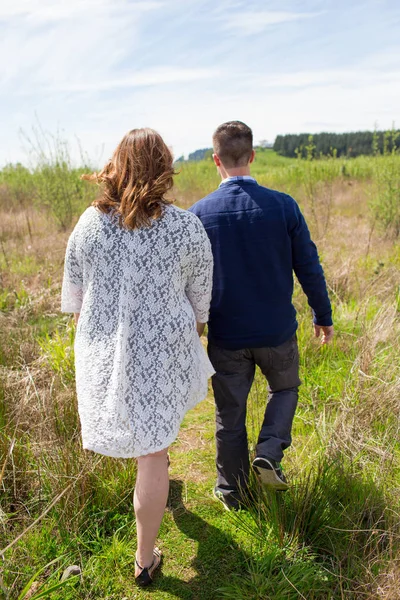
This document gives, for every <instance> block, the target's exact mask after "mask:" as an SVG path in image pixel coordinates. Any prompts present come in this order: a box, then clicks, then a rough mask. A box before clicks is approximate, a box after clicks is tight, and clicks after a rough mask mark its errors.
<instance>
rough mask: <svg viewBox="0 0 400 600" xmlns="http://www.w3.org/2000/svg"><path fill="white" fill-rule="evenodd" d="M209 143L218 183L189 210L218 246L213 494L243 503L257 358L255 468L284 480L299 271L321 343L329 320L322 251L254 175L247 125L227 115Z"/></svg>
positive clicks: (293, 397)
mask: <svg viewBox="0 0 400 600" xmlns="http://www.w3.org/2000/svg"><path fill="white" fill-rule="evenodd" d="M213 147H214V154H213V159H214V163H215V165H216V167H217V170H218V173H219V175H220V176H221V179H222V182H221V184H220V186H219V188H218V189H217V190H216V191H214V192H212V193H211V194H209V195H208V196H206V197H205V198H203V199H202V200H200V201H199V202H197V203H196V204H195V205H194V206H192V208H191V209H190V210H191V211H192V212H193V213H194V214H196V215H197V216H198V217H199V218H200V220H201V221H202V223H203V225H204V227H205V229H206V231H207V234H208V236H209V238H210V241H211V245H212V249H213V254H214V287H213V296H212V301H211V310H210V318H209V323H208V332H209V333H208V335H209V344H208V351H209V356H210V360H211V362H212V364H213V366H214V369H215V371H216V374H215V375H214V377H213V379H212V384H213V389H214V395H215V402H216V441H217V461H216V463H217V472H218V478H217V484H216V488H215V495H216V497H217V498H218V499H220V500H221V501H222V502H223V503H224V505H225V507H226V508H228V509H229V508H233V509H237V508H239V507H240V506H241V497H242V496H241V494H243V493H244V492H246V487H247V482H248V476H249V466H250V465H249V455H248V446H247V432H246V404H247V397H248V394H249V392H250V388H251V385H252V383H253V379H254V374H255V367H256V365H258V366H259V367H260V369H261V371H262V372H263V374H264V375H265V377H266V379H267V381H268V384H269V391H270V397H269V402H268V404H267V407H266V411H265V416H264V422H263V425H262V428H261V431H260V434H259V438H258V443H257V450H256V458H255V459H254V461H253V468H254V469H255V471H256V473H258V475H259V476H260V478H261V481H262V482H263V483H265V484H267V485H270V486H273V487H274V488H275V489H277V490H285V489H287V487H288V484H287V481H286V478H285V476H284V474H283V473H282V470H281V468H280V461H281V459H282V458H283V451H284V450H285V449H286V448H288V447H289V445H290V444H291V428H292V422H293V418H294V414H295V411H296V406H297V398H298V387H299V385H300V379H299V355H298V348H297V339H296V329H297V321H296V311H295V309H294V307H293V304H292V294H293V271H294V273H295V274H296V276H297V278H298V280H299V282H300V284H301V286H302V288H303V291H304V292H305V294H306V295H307V298H308V303H309V305H310V306H311V308H312V310H313V314H314V330H315V335H316V336H317V337H318V336H321V341H322V343H323V344H326V343H328V342H329V341H330V340H331V339H332V337H333V326H332V311H331V305H330V302H329V298H328V293H327V289H326V283H325V278H324V274H323V270H322V267H321V265H320V262H319V258H318V254H317V249H316V247H315V245H314V243H313V242H312V241H311V238H310V234H309V231H308V228H307V225H306V222H305V220H304V217H303V215H302V213H301V212H300V209H299V207H298V205H297V204H296V202H295V201H294V200H293V198H291V197H290V196H288V195H286V194H283V193H281V192H277V191H274V190H270V189H267V188H265V187H262V186H260V185H258V183H257V181H256V180H255V179H253V178H252V177H251V176H250V164H251V163H252V162H253V160H254V155H255V153H254V150H253V134H252V131H251V129H250V128H249V127H247V125H245V124H244V123H242V122H241V121H230V122H228V123H224V124H222V125H220V126H219V127H218V128H217V130H216V131H215V133H214V136H213Z"/></svg>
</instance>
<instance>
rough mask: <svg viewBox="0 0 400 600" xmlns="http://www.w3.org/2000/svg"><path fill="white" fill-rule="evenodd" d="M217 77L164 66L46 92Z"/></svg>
mask: <svg viewBox="0 0 400 600" xmlns="http://www.w3.org/2000/svg"><path fill="white" fill-rule="evenodd" d="M218 75H219V70H218V69H201V68H198V69H196V68H186V67H167V66H164V67H154V68H151V69H146V70H145V71H134V72H132V73H130V74H128V75H126V76H124V77H119V78H110V79H107V78H102V79H101V80H100V81H81V82H79V81H72V82H68V81H65V82H61V83H58V84H56V85H54V86H50V87H49V88H48V90H49V91H56V92H60V91H63V92H90V91H93V92H102V91H107V90H113V89H115V90H116V89H121V88H135V87H146V86H156V85H162V84H167V83H188V82H192V81H199V80H204V79H212V78H213V77H217V76H218Z"/></svg>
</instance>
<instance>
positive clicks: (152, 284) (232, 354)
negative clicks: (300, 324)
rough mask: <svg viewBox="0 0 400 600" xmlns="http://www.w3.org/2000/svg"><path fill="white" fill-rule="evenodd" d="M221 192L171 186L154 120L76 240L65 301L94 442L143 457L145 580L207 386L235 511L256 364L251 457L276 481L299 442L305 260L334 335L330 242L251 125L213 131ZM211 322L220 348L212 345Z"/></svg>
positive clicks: (119, 154)
mask: <svg viewBox="0 0 400 600" xmlns="http://www.w3.org/2000/svg"><path fill="white" fill-rule="evenodd" d="M213 149H214V154H213V159H214V163H215V165H216V168H217V170H218V173H219V175H220V176H221V180H222V181H221V184H220V185H219V187H218V189H217V190H215V191H214V192H212V193H211V194H209V195H208V196H206V197H205V198H203V199H202V200H200V201H199V202H197V203H196V204H194V206H192V207H191V208H190V209H189V211H185V210H182V209H180V208H177V207H175V206H174V205H173V200H172V199H170V197H166V194H167V192H168V191H169V190H170V189H171V188H172V186H173V176H174V166H173V156H172V154H171V151H170V150H169V148H168V147H167V145H166V144H165V143H164V141H163V139H162V138H161V136H160V135H159V134H158V133H157V132H155V131H154V130H152V129H147V128H146V129H134V130H132V131H130V132H129V133H128V134H127V135H126V136H125V137H124V138H123V140H122V141H121V143H120V144H119V146H118V147H117V149H116V150H115V152H114V154H113V156H112V158H111V160H110V161H109V162H108V163H107V164H106V166H105V167H104V168H103V170H102V171H101V172H100V173H98V174H97V173H94V174H93V175H90V176H87V178H89V179H92V180H94V181H96V182H98V183H99V184H100V185H101V195H100V196H99V198H98V199H97V200H96V201H95V202H94V203H93V205H92V206H91V207H90V208H88V209H87V210H86V211H85V212H84V213H83V215H82V216H81V218H80V219H79V221H78V223H77V225H76V226H75V228H74V230H73V232H72V234H71V236H70V238H69V241H68V246H67V251H66V258H65V268H64V280H63V288H62V310H63V311H65V312H72V313H75V318H76V321H77V329H76V338H75V364H76V387H77V395H78V407H79V416H80V420H81V426H82V439H83V447H84V448H86V449H88V450H92V451H94V452H98V453H100V454H104V455H107V456H114V457H121V458H135V459H136V460H137V479H136V485H135V493H134V509H135V515H136V525H137V542H138V544H137V554H136V565H135V578H136V581H137V583H138V584H139V585H148V584H149V583H151V581H152V578H153V573H154V571H155V569H156V568H157V567H158V566H159V564H160V562H161V553H160V551H159V550H158V548H155V541H156V538H157V535H158V531H159V527H160V524H161V521H162V518H163V514H164V510H165V506H166V502H167V496H168V488H169V478H168V464H169V458H168V447H169V446H170V444H171V443H172V442H173V441H174V440H175V439H176V437H177V435H178V432H179V427H180V424H181V422H182V419H183V417H184V415H185V413H186V412H187V411H188V410H189V409H190V408H192V407H194V406H195V405H196V404H197V403H198V402H200V401H201V400H203V399H204V398H205V396H206V394H207V384H208V378H209V377H210V376H212V386H213V390H214V397H215V404H216V445H217V458H216V465H217V482H216V486H215V490H214V495H215V497H216V498H218V499H219V500H220V501H221V502H222V503H223V504H224V506H225V507H226V508H228V509H239V508H241V506H242V505H243V504H245V503H246V487H247V482H248V476H249V469H250V461H249V452H248V445H247V433H246V404H247V397H248V394H249V392H250V388H251V385H252V382H253V379H254V374H255V368H256V365H258V366H259V367H260V369H261V371H262V373H263V374H264V376H265V377H266V379H267V381H268V385H269V391H270V396H269V400H268V403H267V404H266V410H265V416H264V421H263V424H262V427H261V431H260V434H259V438H258V443H257V448H256V456H255V458H254V460H253V462H252V467H253V468H254V470H255V471H256V473H257V474H258V475H259V477H260V479H261V481H262V482H263V483H265V484H266V485H269V486H272V487H274V488H275V489H277V490H285V489H286V488H287V487H288V484H287V482H286V479H285V476H284V474H283V473H282V471H281V469H280V461H281V459H282V457H283V451H284V450H285V449H286V448H288V446H289V445H290V443H291V427H292V422H293V418H294V414H295V411H296V405H297V400H298V387H299V385H300V379H299V356H298V347H297V340H296V329H297V321H296V311H295V309H294V307H293V304H292V294H293V272H294V273H295V275H296V277H297V279H298V280H299V282H300V284H301V286H302V289H303V290H304V292H305V294H306V295H307V298H308V302H309V305H310V307H311V309H312V311H313V317H314V319H313V320H314V330H315V335H316V336H321V341H322V343H328V342H329V341H330V340H331V339H332V336H333V327H332V313H331V306H330V302H329V298H328V294H327V289H326V283H325V279H324V274H323V270H322V267H321V265H320V262H319V258H318V254H317V249H316V247H315V245H314V243H313V242H312V240H311V238H310V234H309V230H308V228H307V224H306V222H305V220H304V217H303V215H302V213H301V211H300V209H299V207H298V205H297V204H296V202H295V201H294V200H293V199H292V198H291V197H290V196H288V195H286V194H283V193H281V192H277V191H274V190H270V189H267V188H265V187H262V186H260V185H259V184H258V183H257V181H256V180H255V179H254V178H253V177H251V175H250V165H251V163H252V162H253V160H254V150H253V136H252V131H251V129H250V128H249V127H248V126H247V125H245V124H244V123H242V122H241V121H230V122H227V123H224V124H222V125H220V126H219V127H218V128H217V129H216V131H215V133H214V135H213ZM206 323H208V356H207V354H206V352H205V350H204V348H203V345H202V343H201V341H200V337H199V336H201V335H202V333H203V330H204V327H205V324H206Z"/></svg>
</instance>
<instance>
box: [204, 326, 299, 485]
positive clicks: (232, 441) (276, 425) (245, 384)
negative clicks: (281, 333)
mask: <svg viewBox="0 0 400 600" xmlns="http://www.w3.org/2000/svg"><path fill="white" fill-rule="evenodd" d="M208 354H209V357H210V360H211V362H212V364H213V367H214V369H215V371H216V373H215V375H214V376H213V378H212V386H213V390H214V397H215V404H216V442H217V460H216V464H217V474H218V477H217V489H218V490H219V491H221V492H222V493H223V494H224V495H225V496H229V495H231V494H232V495H233V496H236V497H237V494H238V492H239V489H241V490H242V491H246V488H247V482H248V477H249V452H248V445H247V431H246V410H247V397H248V395H249V392H250V388H251V386H252V383H253V380H254V375H255V369H256V365H258V366H259V367H260V369H261V371H262V373H263V374H264V376H265V377H266V379H267V381H268V385H269V392H270V395H269V401H268V403H267V406H266V409H265V414H264V421H263V424H262V427H261V431H260V434H259V437H258V443H257V456H267V457H268V458H272V459H273V460H276V461H278V462H279V461H280V460H281V459H282V457H283V451H284V450H285V449H286V448H288V447H289V446H290V444H291V441H292V438H291V430H292V423H293V418H294V415H295V412H296V407H297V399H298V387H299V385H300V383H301V381H300V379H299V352H298V346H297V339H296V336H295V335H294V336H293V337H292V338H290V339H289V340H287V341H286V342H284V343H283V344H281V345H280V346H276V347H268V348H245V349H242V350H227V349H225V348H220V347H219V346H215V345H214V344H212V343H209V345H208Z"/></svg>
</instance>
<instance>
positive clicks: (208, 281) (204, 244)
mask: <svg viewBox="0 0 400 600" xmlns="http://www.w3.org/2000/svg"><path fill="white" fill-rule="evenodd" d="M190 233H191V236H190V243H191V252H190V263H191V264H190V270H189V276H188V280H187V282H186V288H185V291H186V295H187V297H188V298H189V302H190V304H191V305H192V308H193V312H194V314H195V316H196V321H197V332H198V334H199V335H202V333H203V331H204V327H205V324H206V323H207V321H208V313H209V310H210V302H211V293H212V279H213V267H214V261H213V256H212V251H211V244H210V240H209V239H208V235H207V233H206V231H205V229H204V227H203V225H202V224H201V222H200V220H199V219H197V217H196V218H195V220H194V221H193V223H191V232H190Z"/></svg>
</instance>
